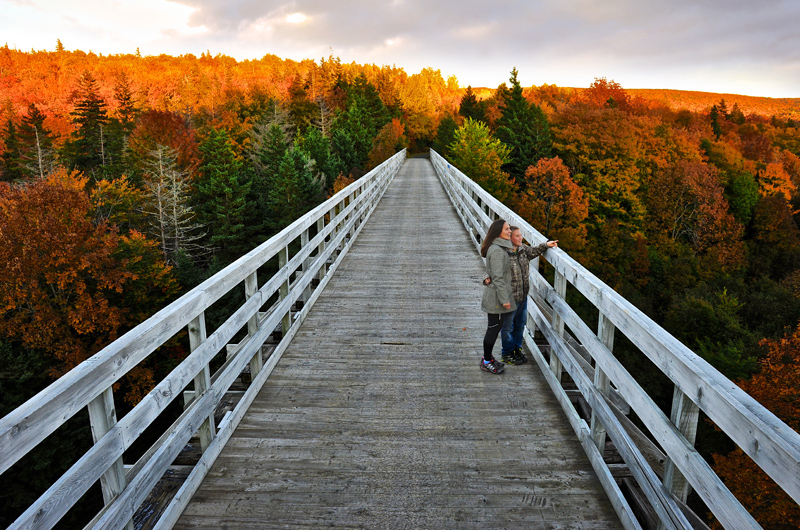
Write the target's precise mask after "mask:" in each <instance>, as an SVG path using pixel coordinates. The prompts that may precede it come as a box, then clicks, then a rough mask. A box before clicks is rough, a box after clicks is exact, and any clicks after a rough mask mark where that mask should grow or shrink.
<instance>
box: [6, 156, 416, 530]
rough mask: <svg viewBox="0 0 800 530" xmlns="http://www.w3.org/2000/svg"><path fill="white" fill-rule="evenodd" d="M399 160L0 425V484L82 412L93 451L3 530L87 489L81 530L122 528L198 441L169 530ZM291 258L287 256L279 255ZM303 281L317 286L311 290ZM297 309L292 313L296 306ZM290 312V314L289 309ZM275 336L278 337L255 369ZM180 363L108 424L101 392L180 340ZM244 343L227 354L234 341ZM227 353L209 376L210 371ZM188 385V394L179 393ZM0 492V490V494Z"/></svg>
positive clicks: (43, 521) (34, 522)
mask: <svg viewBox="0 0 800 530" xmlns="http://www.w3.org/2000/svg"><path fill="white" fill-rule="evenodd" d="M405 156H406V153H405V150H403V151H401V152H400V153H397V154H396V155H395V156H393V157H392V158H390V159H389V160H387V161H386V162H384V163H383V164H381V165H380V166H378V167H377V168H375V169H373V170H372V171H370V172H369V173H368V174H367V175H365V176H364V177H362V178H361V179H359V180H357V181H356V182H354V183H353V184H351V185H350V186H348V187H347V188H345V189H344V190H342V191H340V192H339V193H337V194H336V195H334V196H333V197H331V198H330V199H328V200H327V201H325V202H324V203H322V204H320V205H319V206H317V207H316V208H314V209H313V210H311V211H310V212H308V213H307V214H306V215H304V216H303V217H301V218H300V219H298V220H297V221H295V222H294V223H292V224H291V225H290V226H288V227H287V228H285V229H284V230H282V231H281V232H280V233H278V234H277V235H275V236H274V237H273V238H271V239H270V240H269V241H267V242H265V243H264V244H262V245H260V246H259V247H258V248H255V249H254V250H252V251H250V252H249V253H247V254H246V255H244V256H242V257H241V258H240V259H238V260H236V261H235V262H234V263H232V264H231V265H229V266H228V267H226V268H225V269H223V270H222V271H220V272H219V273H217V274H215V275H214V276H213V277H211V278H209V279H208V280H206V281H205V282H203V283H202V284H200V285H198V286H197V287H195V288H194V289H192V290H191V291H190V292H188V293H187V294H185V295H184V296H182V297H181V298H179V299H178V300H176V301H175V302H173V303H171V304H170V305H168V306H167V307H166V308H164V309H162V310H161V311H159V312H158V313H156V314H155V315H153V316H152V317H150V318H149V319H148V320H146V321H145V322H143V323H142V324H140V325H139V326H137V327H136V328H134V329H132V330H131V331H129V332H128V333H126V334H125V335H124V336H122V337H121V338H120V339H118V340H116V341H115V342H113V343H112V344H110V345H108V346H107V347H106V348H104V349H103V350H101V351H100V352H98V353H97V354H96V355H94V356H93V357H91V358H90V359H87V360H86V361H84V362H83V363H81V364H80V365H78V366H77V367H76V368H74V369H73V370H72V371H70V372H69V373H67V374H66V375H64V376H63V377H61V378H60V379H58V380H57V381H55V382H54V383H53V384H51V385H50V386H48V387H47V388H46V389H45V390H43V391H42V392H40V393H39V394H37V395H36V396H35V397H33V398H31V399H30V400H29V401H27V402H26V403H24V404H23V405H22V406H20V407H19V408H17V409H16V410H14V411H13V412H11V413H10V414H9V415H7V416H6V417H4V418H2V419H0V473H4V472H5V471H6V470H8V469H9V468H10V467H11V466H13V465H14V463H16V462H17V461H19V460H20V459H21V458H22V457H23V456H25V455H26V454H28V453H29V452H30V451H31V450H32V449H33V448H34V447H36V446H37V445H38V444H39V443H41V442H42V441H43V440H45V438H46V437H47V436H48V435H50V434H51V433H52V432H53V431H55V430H56V429H57V428H58V427H60V426H61V425H63V424H64V423H65V422H66V421H68V420H69V419H70V418H72V417H73V416H74V415H75V414H76V413H78V412H79V411H81V410H82V409H83V407H88V409H89V417H90V422H91V428H92V435H93V438H94V442H95V443H94V445H93V446H92V447H91V449H90V450H89V451H87V452H86V453H85V454H84V455H83V456H82V457H81V458H80V459H79V460H78V461H77V462H76V463H75V464H74V465H73V466H72V467H71V468H70V469H69V470H68V471H67V472H66V473H64V475H62V476H61V478H59V479H58V480H57V481H56V482H55V483H54V484H53V485H52V486H51V487H50V488H49V489H48V490H47V491H46V492H45V493H44V494H43V495H42V496H41V497H40V498H39V499H38V500H37V501H36V502H35V503H34V504H33V505H31V506H30V507H29V508H28V509H27V510H26V511H25V512H24V513H23V514H22V515H21V516H20V517H19V518H18V519H17V520H16V521H15V522H14V523H13V524H12V525H11V527H10V528H14V529H17V528H52V527H53V526H54V525H55V524H56V523H57V522H58V521H59V520H60V519H61V518H62V517H63V516H64V514H65V513H66V512H67V511H68V510H69V509H70V507H72V506H73V505H74V504H75V503H77V502H78V500H80V499H81V497H82V496H83V495H84V493H86V491H87V490H88V489H89V488H90V487H91V486H92V485H94V484H96V483H97V481H98V480H99V481H100V482H101V486H102V492H103V498H104V501H105V506H104V508H103V510H102V511H101V512H100V513H98V514H97V516H96V517H95V519H94V520H93V521H92V522H91V523H90V524H89V525H88V526H87V528H97V529H107V528H123V527H128V528H132V523H131V520H132V517H133V516H134V513H135V512H136V510H137V508H138V507H139V506H140V505H141V503H142V501H143V500H144V499H145V498H146V496H147V495H148V494H149V492H150V491H151V490H152V489H153V487H154V485H155V484H156V483H157V482H158V481H159V479H161V477H162V476H163V475H164V473H165V471H166V470H167V469H168V468H169V466H170V465H171V464H172V462H173V461H174V460H175V457H176V456H178V454H179V453H180V452H181V450H182V449H183V448H184V446H185V445H186V444H187V442H189V440H190V439H191V438H192V437H193V436H195V435H199V439H200V444H201V447H202V451H203V452H202V456H201V458H200V460H199V462H198V463H197V464H196V465H195V466H194V468H193V469H192V471H191V472H190V474H189V476H188V478H187V479H186V480H185V482H184V483H183V485H182V486H181V487H180V489H179V490H178V492H177V495H176V496H175V497H174V498H173V500H172V501H171V503H170V504H169V505H168V506H167V508H166V509H165V511H164V513H163V515H162V517H161V518H160V519H159V521H158V522H157V525H156V527H157V528H170V527H171V526H172V524H174V521H175V520H177V517H178V516H179V515H180V513H181V511H182V510H183V508H184V507H185V505H186V503H187V502H188V500H189V498H190V497H191V496H192V493H193V492H194V491H195V490H196V489H197V487H198V486H199V484H200V482H201V481H202V479H203V477H204V476H205V474H206V473H207V472H208V470H209V468H210V467H211V464H212V463H213V462H214V460H215V459H216V457H217V456H218V455H219V453H220V451H221V449H222V447H223V446H224V445H225V443H226V442H227V440H228V439H229V437H230V435H231V433H232V432H233V430H234V429H235V428H236V426H237V425H238V423H239V421H240V420H241V418H242V416H243V415H244V412H245V411H246V410H247V408H248V407H249V405H250V403H251V402H252V401H253V399H254V398H255V396H256V394H257V393H258V391H259V389H260V388H261V387H262V386H263V384H264V382H265V381H266V379H267V377H268V376H269V375H270V373H271V372H272V369H273V368H274V367H275V365H276V364H277V363H278V361H279V360H280V357H281V355H282V353H283V351H284V350H285V349H286V347H287V345H288V344H289V342H290V341H291V340H292V337H293V336H294V335H295V333H296V332H297V328H298V327H299V325H300V323H301V322H302V320H303V319H304V318H305V316H306V314H307V313H308V311H309V309H310V308H311V306H312V305H313V303H314V301H315V300H316V299H317V297H318V296H319V294H320V292H321V291H322V289H323V288H324V287H325V285H326V284H327V282H328V281H329V279H330V277H331V275H332V274H333V272H334V271H335V270H336V268H337V266H338V265H339V263H340V262H341V260H342V258H343V257H344V255H345V253H346V252H347V250H348V249H349V246H350V244H351V242H352V241H353V239H354V238H355V237H356V236H357V235H358V233H359V232H360V230H361V228H362V227H363V224H364V222H365V221H366V219H367V218H368V217H369V216H370V214H371V213H372V211H373V210H374V208H375V206H376V204H377V203H378V201H379V200H380V198H381V196H382V195H383V193H384V191H385V190H386V188H387V186H388V185H389V183H390V182H391V180H392V178H393V177H394V175H395V174H396V173H397V171H398V169H399V168H400V166H401V165H402V164H403V161H404V160H405ZM298 240H299V247H300V249H299V250H298V251H296V252H295V253H294V254H293V255H292V256H291V257H290V245H291V246H292V248H296V247H297V246H298V245H297V243H298ZM275 256H277V257H278V266H279V270H278V272H277V273H276V274H274V275H273V276H272V277H270V278H268V279H267V280H266V281H264V282H262V281H261V279H259V278H258V277H257V271H258V269H259V268H260V267H261V266H263V265H265V264H266V263H267V262H269V261H270V260H272V259H274V258H275ZM312 280H316V281H318V282H319V284H318V285H317V286H316V289H315V290H313V291H312V289H311V287H312ZM242 286H243V288H244V295H245V298H246V302H245V303H244V304H243V305H242V306H241V307H239V308H238V309H236V310H235V311H234V313H233V314H232V315H231V316H230V317H229V318H228V319H227V320H226V321H225V322H224V323H222V324H221V325H220V326H219V327H218V328H217V329H216V330H215V331H214V332H213V333H211V334H210V335H207V333H206V325H205V311H206V310H207V309H208V308H209V307H210V306H211V305H212V304H214V303H215V302H216V301H218V300H219V299H220V298H221V297H223V296H224V295H225V294H227V293H229V292H231V291H233V290H236V289H241V288H242ZM298 300H302V301H303V302H304V303H303V304H302V309H300V308H299V307H297V306H298V305H299V304H296V302H297V301H298ZM293 305H294V306H295V308H296V309H300V310H299V311H296V312H295V313H294V315H293V314H292V307H293ZM276 328H280V329H281V331H282V334H281V335H282V338H281V340H280V342H279V343H278V344H277V345H276V346H275V349H274V351H273V352H272V354H271V356H269V357H268V358H267V360H266V362H264V361H263V360H262V346H263V345H264V343H265V341H266V340H267V338H268V337H269V336H270V335H271V334H273V332H274V331H275V330H276ZM186 329H188V334H189V343H190V350H191V353H190V354H189V356H188V357H186V359H184V360H183V361H182V362H181V363H180V364H179V365H178V366H177V367H176V368H175V369H174V370H173V371H172V372H170V374H169V375H168V376H167V377H166V378H165V379H164V380H162V381H160V382H159V383H158V384H157V385H156V387H155V388H154V389H153V390H152V391H151V392H150V393H148V394H147V396H145V398H144V399H143V400H142V401H141V402H140V403H139V404H137V405H136V406H135V407H134V408H133V409H132V410H131V411H130V412H129V413H128V414H126V415H125V416H124V417H123V418H121V419H120V420H119V421H117V418H116V411H115V407H114V396H113V389H112V386H113V385H114V383H115V382H117V381H119V380H120V378H122V377H123V376H124V375H125V374H126V373H127V372H128V371H130V370H131V369H132V368H134V367H136V366H137V365H138V364H139V363H140V362H142V361H143V360H144V359H146V358H147V357H148V356H149V355H150V354H152V353H153V352H154V351H155V350H156V349H157V348H158V347H159V346H161V345H163V344H164V343H166V342H167V341H169V340H170V339H172V338H173V337H175V336H176V335H177V334H179V333H182V331H183V330H186ZM245 330H246V333H247V336H246V338H244V339H243V340H241V341H240V342H239V343H238V344H231V341H232V340H233V339H234V337H235V336H236V335H237V334H238V335H240V336H241V335H242V334H243V333H244V331H245ZM223 349H226V350H227V359H226V360H225V361H224V363H223V364H222V366H221V367H220V368H219V369H218V370H217V371H216V373H214V374H213V375H212V374H211V370H210V363H211V361H212V359H214V358H215V357H216V356H217V354H218V353H219V352H221V351H222V350H223ZM248 365H249V369H250V376H251V378H252V382H251V384H250V386H249V388H248V389H247V390H246V391H245V393H244V395H243V397H242V399H241V400H240V401H239V402H238V404H237V405H236V406H235V408H233V410H231V411H229V412H227V413H226V415H225V417H224V418H223V420H222V421H221V422H220V423H219V424H218V425H216V424H215V421H214V411H215V409H216V408H217V406H218V405H219V403H220V401H221V400H222V398H223V397H224V396H225V393H226V391H228V389H229V388H230V387H231V385H232V384H233V383H234V382H235V380H236V379H237V378H238V377H239V376H240V374H241V373H242V372H243V371H244V370H245V369H246V367H248ZM192 382H193V384H194V390H193V391H190V392H186V390H187V387H188V385H190V384H191V383H192ZM181 395H185V397H187V403H186V406H185V410H184V411H183V413H182V414H181V415H180V417H179V418H178V419H177V420H176V421H175V422H174V423H173V424H172V425H171V426H170V427H169V428H167V430H166V431H165V432H164V433H163V435H162V436H161V437H160V438H159V439H158V441H157V442H156V443H155V444H153V445H152V446H151V447H150V449H149V450H148V451H147V452H146V453H145V454H144V455H143V456H142V457H141V458H139V460H138V461H137V462H136V463H135V464H134V465H133V466H125V465H123V460H122V457H123V453H124V452H125V451H126V450H127V449H128V448H130V447H131V444H132V443H133V442H134V441H135V440H136V439H137V438H138V437H139V436H140V435H141V434H142V432H144V430H145V429H146V428H147V427H148V426H150V425H151V424H152V423H153V421H154V420H155V419H156V418H157V417H158V416H159V415H160V414H161V413H162V412H163V411H164V410H165V409H166V407H167V406H168V405H169V404H170V403H171V402H172V401H173V400H175V399H176V398H178V397H179V396H181ZM7 486H10V485H7Z"/></svg>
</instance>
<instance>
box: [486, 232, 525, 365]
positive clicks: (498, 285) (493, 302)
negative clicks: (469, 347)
mask: <svg viewBox="0 0 800 530" xmlns="http://www.w3.org/2000/svg"><path fill="white" fill-rule="evenodd" d="M513 249H514V247H513V245H512V244H511V227H510V226H508V223H507V222H505V220H503V219H497V220H496V221H494V222H493V223H492V224H491V225H490V226H489V230H488V231H487V232H486V237H485V238H483V242H482V244H481V256H482V257H484V258H486V272H487V273H488V274H489V277H490V278H491V279H492V281H491V282H490V283H489V284H488V285H487V286H486V288H485V289H484V291H483V298H482V300H481V308H482V309H483V310H484V311H485V312H486V313H487V314H488V316H489V325H488V327H487V328H486V335H485V336H484V337H483V359H482V360H481V370H483V371H485V372H489V373H491V374H501V373H503V372H504V371H505V368H504V366H503V363H501V362H498V361H496V360H495V358H494V356H493V355H492V350H493V349H494V343H495V342H497V335H498V334H500V330H501V328H503V329H505V328H508V331H509V332H510V331H511V324H512V317H513V316H514V311H515V310H516V308H517V306H516V304H515V303H514V293H513V292H512V290H511V258H510V257H509V253H508V251H509V250H513Z"/></svg>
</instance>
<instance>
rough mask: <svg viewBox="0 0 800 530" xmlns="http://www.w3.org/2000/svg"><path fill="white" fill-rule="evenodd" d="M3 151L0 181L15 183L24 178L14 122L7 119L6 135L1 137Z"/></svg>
mask: <svg viewBox="0 0 800 530" xmlns="http://www.w3.org/2000/svg"><path fill="white" fill-rule="evenodd" d="M3 143H4V144H5V149H4V150H3V155H2V164H3V165H2V174H1V175H0V180H4V181H6V182H15V181H18V180H22V179H23V178H25V172H24V171H23V163H22V157H21V156H20V142H19V134H17V127H16V125H14V121H13V120H12V119H11V118H9V119H8V122H7V125H6V134H5V136H4V137H3Z"/></svg>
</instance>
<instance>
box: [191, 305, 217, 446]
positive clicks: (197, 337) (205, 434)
mask: <svg viewBox="0 0 800 530" xmlns="http://www.w3.org/2000/svg"><path fill="white" fill-rule="evenodd" d="M188 328H189V350H191V351H194V350H196V349H197V348H199V347H200V345H201V344H203V342H205V340H206V314H205V313H200V314H199V315H197V317H195V319H194V320H192V321H191V322H190V323H189V326H188ZM210 386H211V368H210V367H209V365H207V364H206V365H205V366H204V367H203V369H202V370H201V371H200V373H199V374H197V375H196V376H195V377H194V400H195V401H197V400H199V399H200V396H202V395H203V393H205V392H206V391H207V390H208V388H209V387H210ZM216 431H217V429H216V425H215V424H214V414H213V413H212V414H211V415H209V416H208V418H206V419H205V421H203V423H202V424H201V425H200V429H198V432H197V434H198V436H199V437H200V448H201V449H202V450H203V451H205V450H206V449H207V448H208V446H209V445H211V441H212V440H213V439H214V437H215V436H216V435H217V432H216Z"/></svg>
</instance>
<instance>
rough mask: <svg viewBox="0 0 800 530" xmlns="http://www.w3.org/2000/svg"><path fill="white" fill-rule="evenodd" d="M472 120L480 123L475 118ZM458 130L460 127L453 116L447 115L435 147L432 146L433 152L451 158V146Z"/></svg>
mask: <svg viewBox="0 0 800 530" xmlns="http://www.w3.org/2000/svg"><path fill="white" fill-rule="evenodd" d="M470 119H473V120H475V121H480V120H476V119H475V118H470ZM483 123H486V122H483ZM457 128H458V126H457V125H456V120H455V119H454V118H453V116H452V115H451V114H445V115H444V117H443V118H442V121H440V122H439V127H438V128H437V130H436V140H434V141H433V145H432V146H431V147H432V148H433V150H434V151H436V152H437V153H439V154H440V155H442V156H443V157H445V158H448V157H449V156H450V144H451V143H452V142H453V138H455V135H456V129H457Z"/></svg>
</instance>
